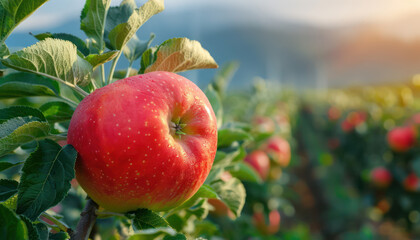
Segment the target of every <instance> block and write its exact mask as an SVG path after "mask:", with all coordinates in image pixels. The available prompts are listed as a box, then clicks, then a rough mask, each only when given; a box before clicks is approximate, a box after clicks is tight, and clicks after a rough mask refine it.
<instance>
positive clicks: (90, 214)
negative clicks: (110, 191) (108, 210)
mask: <svg viewBox="0 0 420 240" xmlns="http://www.w3.org/2000/svg"><path fill="white" fill-rule="evenodd" d="M98 207H99V206H98V204H96V203H95V202H94V201H93V200H92V199H89V200H88V201H87V203H86V206H85V209H83V212H82V213H81V214H80V216H81V218H80V220H79V222H78V223H77V227H76V231H75V232H74V233H73V234H72V235H71V237H70V240H87V239H88V238H89V235H90V232H91V231H92V228H93V225H95V222H96V217H97V216H96V210H97V209H98Z"/></svg>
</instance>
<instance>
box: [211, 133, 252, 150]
mask: <svg viewBox="0 0 420 240" xmlns="http://www.w3.org/2000/svg"><path fill="white" fill-rule="evenodd" d="M251 139H252V136H251V135H250V134H249V133H247V132H245V131H244V130H242V129H239V128H222V129H220V130H219V131H218V133H217V147H218V148H219V147H229V146H230V145H232V143H234V142H236V141H243V140H251Z"/></svg>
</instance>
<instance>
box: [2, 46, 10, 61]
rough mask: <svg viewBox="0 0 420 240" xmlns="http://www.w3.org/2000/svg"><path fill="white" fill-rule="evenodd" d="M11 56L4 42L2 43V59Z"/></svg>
mask: <svg viewBox="0 0 420 240" xmlns="http://www.w3.org/2000/svg"><path fill="white" fill-rule="evenodd" d="M9 54H10V51H9V48H8V47H7V46H6V44H5V43H4V42H0V58H2V57H4V56H6V55H9Z"/></svg>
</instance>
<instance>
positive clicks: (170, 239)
mask: <svg viewBox="0 0 420 240" xmlns="http://www.w3.org/2000/svg"><path fill="white" fill-rule="evenodd" d="M163 240H187V237H185V235H184V234H181V233H178V234H177V235H175V236H171V235H166V236H165V237H164V238H163Z"/></svg>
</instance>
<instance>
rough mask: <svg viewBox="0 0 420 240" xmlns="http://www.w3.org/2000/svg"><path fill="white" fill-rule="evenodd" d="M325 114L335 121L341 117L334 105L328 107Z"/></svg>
mask: <svg viewBox="0 0 420 240" xmlns="http://www.w3.org/2000/svg"><path fill="white" fill-rule="evenodd" d="M327 115H328V119H329V120H330V121H337V120H338V119H339V118H340V117H341V111H340V109H338V108H336V107H330V108H329V109H328V114H327Z"/></svg>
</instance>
